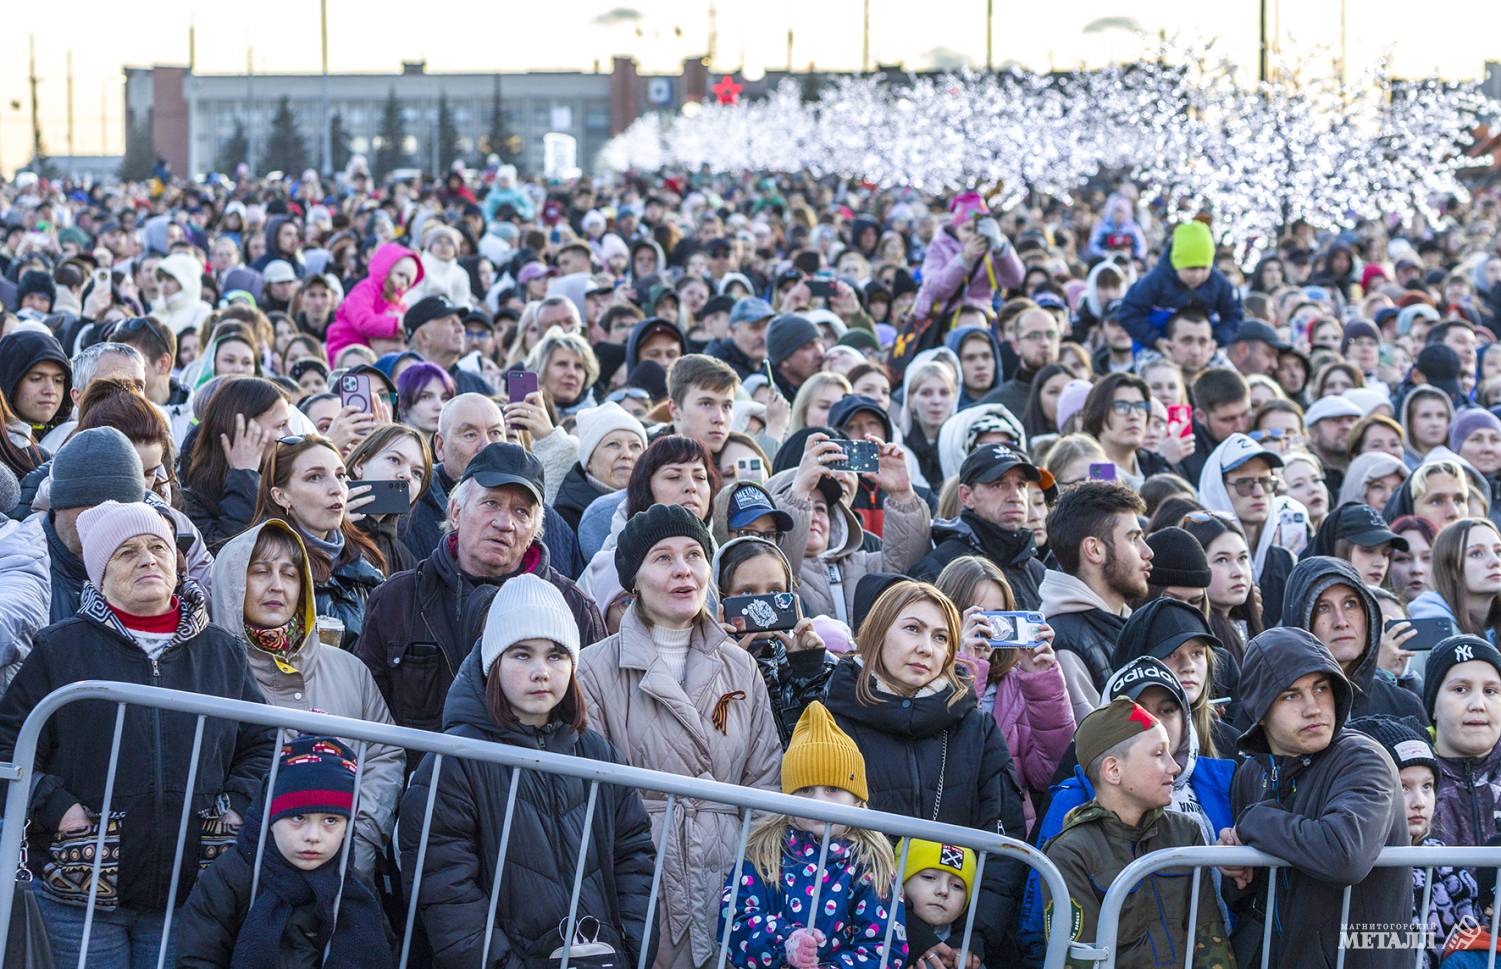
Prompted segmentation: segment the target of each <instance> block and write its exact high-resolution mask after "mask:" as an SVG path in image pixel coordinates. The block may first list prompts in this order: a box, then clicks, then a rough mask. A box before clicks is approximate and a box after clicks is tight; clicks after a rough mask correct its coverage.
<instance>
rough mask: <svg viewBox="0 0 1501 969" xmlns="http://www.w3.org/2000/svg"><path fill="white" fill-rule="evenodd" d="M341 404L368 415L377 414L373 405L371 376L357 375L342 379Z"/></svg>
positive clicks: (340, 385)
mask: <svg viewBox="0 0 1501 969" xmlns="http://www.w3.org/2000/svg"><path fill="white" fill-rule="evenodd" d="M339 403H340V404H341V405H342V406H344V407H354V408H357V409H358V410H361V411H363V412H365V413H366V414H373V413H375V407H374V405H373V404H372V403H371V390H370V375H369V374H364V373H357V374H345V375H344V376H342V377H340V378H339Z"/></svg>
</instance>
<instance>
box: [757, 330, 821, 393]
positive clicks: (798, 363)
mask: <svg viewBox="0 0 1501 969" xmlns="http://www.w3.org/2000/svg"><path fill="white" fill-rule="evenodd" d="M766 359H768V360H770V361H771V375H772V378H773V379H774V380H776V382H777V389H778V390H780V391H781V392H782V396H783V397H786V398H787V399H788V400H792V399H794V398H795V397H797V392H798V389H799V388H800V387H802V385H803V382H804V381H805V380H807V379H808V378H809V377H811V376H813V375H814V374H816V373H818V371H819V370H820V369H822V367H823V343H822V342H820V339H819V333H818V327H817V326H815V325H814V324H813V322H812V321H811V320H809V319H807V318H806V317H802V316H798V315H797V314H795V313H784V314H782V315H781V316H779V317H777V318H776V319H774V320H772V321H771V326H769V327H767V328H766Z"/></svg>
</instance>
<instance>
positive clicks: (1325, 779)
mask: <svg viewBox="0 0 1501 969" xmlns="http://www.w3.org/2000/svg"><path fill="white" fill-rule="evenodd" d="M1304 564H1305V565H1306V564H1307V563H1306V562H1305V563H1304ZM1310 673H1323V674H1326V675H1327V676H1328V677H1329V682H1330V684H1331V685H1332V689H1333V693H1334V726H1333V731H1332V737H1331V739H1330V742H1329V746H1327V747H1326V748H1324V749H1323V750H1321V751H1319V752H1318V753H1315V754H1309V755H1304V756H1276V755H1274V754H1273V753H1272V752H1271V748H1270V747H1269V746H1268V744H1267V739H1266V733H1265V730H1264V729H1263V728H1262V726H1261V722H1260V721H1261V720H1262V718H1264V717H1265V716H1266V715H1267V713H1268V711H1269V710H1270V709H1271V707H1272V704H1273V703H1274V702H1275V701H1276V699H1277V697H1278V696H1279V695H1280V694H1281V693H1282V692H1283V691H1284V690H1286V689H1287V687H1289V686H1290V685H1292V684H1293V683H1294V682H1296V681H1297V680H1298V679H1300V678H1301V677H1304V676H1307V675H1308V674H1310ZM1240 686H1241V695H1240V702H1241V706H1242V709H1243V710H1244V711H1245V712H1246V714H1247V716H1248V719H1249V720H1250V721H1251V722H1252V723H1253V726H1252V727H1251V729H1249V730H1247V731H1246V732H1245V733H1244V734H1243V735H1242V736H1241V738H1240V750H1241V752H1242V753H1243V754H1245V755H1246V757H1247V759H1246V760H1243V761H1242V762H1241V764H1240V766H1239V767H1238V768H1237V769H1236V771H1235V779H1234V780H1233V781H1232V782H1231V785H1230V807H1231V810H1232V811H1233V813H1234V815H1235V831H1236V833H1237V834H1238V835H1239V836H1240V839H1241V841H1243V842H1244V843H1246V844H1247V845H1249V846H1251V847H1253V848H1259V849H1261V850H1262V851H1265V852H1267V853H1269V854H1273V855H1276V856H1277V857H1279V858H1284V859H1286V860H1287V861H1289V862H1291V863H1292V864H1293V866H1295V867H1292V868H1280V869H1276V888H1275V897H1276V918H1275V920H1274V921H1273V923H1272V933H1271V948H1272V951H1271V962H1270V965H1273V966H1296V967H1303V966H1332V965H1334V964H1335V957H1336V954H1337V950H1338V949H1339V941H1340V936H1339V920H1340V906H1341V902H1342V897H1343V893H1344V888H1345V886H1346V885H1350V886H1353V887H1354V890H1353V891H1352V892H1351V894H1350V914H1349V922H1350V924H1351V925H1375V924H1382V925H1405V924H1407V922H1408V921H1410V920H1411V919H1412V906H1413V897H1412V876H1411V874H1410V872H1409V870H1408V869H1406V868H1375V867H1372V865H1373V863H1374V862H1375V860H1376V856H1377V855H1378V854H1380V853H1381V850H1382V849H1383V848H1387V847H1397V846H1406V845H1408V844H1409V843H1410V842H1409V840H1408V837H1407V820H1406V818H1405V816H1404V815H1405V814H1406V812H1405V811H1404V809H1403V807H1402V788H1401V785H1400V784H1399V782H1398V780H1397V769H1396V768H1395V767H1394V766H1393V765H1392V761H1391V758H1390V757H1389V756H1387V755H1386V752H1385V751H1384V750H1383V749H1382V747H1381V745H1380V744H1378V743H1377V742H1376V741H1374V740H1372V739H1371V738H1370V737H1367V736H1365V735H1364V734H1361V733H1358V732H1356V731H1354V730H1347V729H1345V724H1346V723H1348V722H1349V721H1350V717H1351V715H1350V707H1351V703H1352V702H1353V696H1352V693H1353V691H1352V690H1351V689H1350V684H1349V681H1348V680H1346V679H1345V677H1344V674H1343V673H1342V672H1340V669H1339V666H1338V665H1337V664H1336V663H1335V662H1334V657H1333V656H1331V655H1330V654H1329V651H1328V650H1327V649H1325V648H1324V647H1323V645H1321V644H1320V643H1319V642H1318V640H1316V639H1314V638H1313V636H1312V635H1311V634H1309V633H1308V632H1306V631H1304V630H1301V629H1287V628H1281V629H1269V630H1267V631H1266V632H1264V633H1262V634H1261V635H1260V636H1257V637H1256V638H1255V639H1253V640H1252V641H1251V644H1250V646H1248V647H1247V648H1246V661H1245V664H1244V665H1243V666H1242V667H1241V680H1240ZM1267 877H1268V875H1267V869H1264V868H1263V869H1258V870H1256V876H1255V880H1254V881H1253V882H1252V884H1251V885H1249V886H1247V888H1246V890H1245V891H1243V892H1240V891H1236V890H1235V889H1234V888H1233V887H1231V885H1230V882H1229V880H1228V879H1226V880H1225V892H1226V895H1227V897H1228V898H1229V899H1230V904H1231V910H1232V911H1233V912H1235V913H1237V914H1236V918H1235V929H1234V932H1233V934H1232V940H1233V942H1234V944H1235V956H1236V961H1237V962H1238V963H1239V964H1240V965H1243V966H1251V965H1257V964H1258V963H1259V962H1260V954H1261V953H1260V950H1261V940H1262V929H1263V926H1264V925H1265V922H1266V919H1265V907H1266V897H1267V882H1266V879H1267ZM1412 961H1413V955H1412V952H1411V950H1407V949H1399V948H1390V949H1372V950H1365V951H1360V952H1350V953H1346V959H1345V965H1346V966H1349V967H1351V969H1403V967H1406V966H1410V965H1412Z"/></svg>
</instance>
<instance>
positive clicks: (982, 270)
mask: <svg viewBox="0 0 1501 969" xmlns="http://www.w3.org/2000/svg"><path fill="white" fill-rule="evenodd" d="M949 212H950V213H951V214H952V218H950V220H949V223H948V224H947V225H945V226H944V227H943V229H942V230H941V231H940V232H939V233H938V234H937V235H936V236H934V237H933V241H932V243H930V244H929V246H928V254H927V256H926V257H925V258H924V259H923V264H922V288H921V289H919V290H918V292H917V302H916V303H914V304H913V307H912V312H913V313H914V315H916V316H917V317H918V318H919V319H922V318H924V317H928V316H931V315H933V314H935V313H938V314H941V313H944V312H945V310H946V309H949V310H952V309H953V308H957V307H958V306H960V305H961V304H963V303H965V302H970V301H974V302H979V303H983V304H986V305H988V304H989V303H990V301H991V297H992V296H994V295H995V294H996V293H997V292H1001V291H1004V290H1007V289H1011V288H1012V287H1015V286H1018V285H1020V284H1021V281H1022V276H1023V275H1024V274H1025V269H1024V268H1023V266H1022V261H1021V257H1019V256H1018V255H1017V254H1016V248H1015V247H1014V246H1012V245H1011V240H1009V239H1007V238H1006V237H1005V236H1004V235H1002V234H1001V229H1000V226H998V225H997V224H996V221H995V219H994V217H992V216H991V214H990V207H989V206H988V205H986V204H985V199H984V198H983V197H982V196H981V195H980V193H978V192H964V193H962V194H960V195H956V196H955V197H954V200H953V201H952V202H950V203H949Z"/></svg>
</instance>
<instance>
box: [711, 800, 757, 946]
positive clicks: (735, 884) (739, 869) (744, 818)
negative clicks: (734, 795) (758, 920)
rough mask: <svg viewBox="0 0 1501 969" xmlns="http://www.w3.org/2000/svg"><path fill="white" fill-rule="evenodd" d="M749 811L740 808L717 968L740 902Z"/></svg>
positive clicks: (727, 942)
mask: <svg viewBox="0 0 1501 969" xmlns="http://www.w3.org/2000/svg"><path fill="white" fill-rule="evenodd" d="M750 822H751V816H750V811H749V810H747V809H745V808H742V809H741V810H740V847H739V848H738V849H737V850H736V852H735V877H734V879H732V880H731V882H730V906H729V908H730V915H729V918H727V919H725V920H724V938H722V939H720V940H719V963H718V969H724V960H725V958H726V957H727V956H728V955H729V954H730V930H731V929H733V928H734V926H735V906H736V905H738V904H739V902H740V879H741V876H743V875H744V874H745V843H746V841H747V840H749V839H750Z"/></svg>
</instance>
